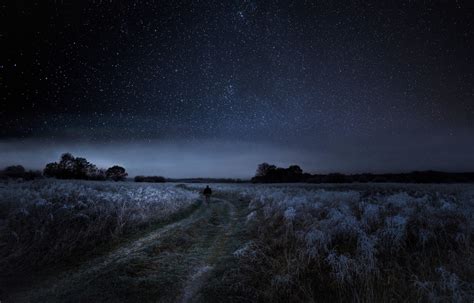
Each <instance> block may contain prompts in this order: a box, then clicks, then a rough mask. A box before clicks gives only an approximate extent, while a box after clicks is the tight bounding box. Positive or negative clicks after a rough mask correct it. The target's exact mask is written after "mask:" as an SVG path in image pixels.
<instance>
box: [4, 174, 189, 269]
mask: <svg viewBox="0 0 474 303" xmlns="http://www.w3.org/2000/svg"><path fill="white" fill-rule="evenodd" d="M197 197H198V196H197V194H195V193H191V192H189V191H186V190H183V189H180V188H176V187H175V186H174V185H169V184H160V185H158V184H151V185H138V184H134V183H115V182H93V181H53V180H40V181H33V182H26V183H10V184H0V271H1V272H2V274H1V275H2V276H3V278H5V277H6V278H8V276H9V275H12V274H15V273H18V272H23V271H30V270H34V269H37V268H41V267H44V266H45V265H51V264H54V263H57V262H62V261H64V260H66V259H68V258H73V257H76V256H84V255H88V254H89V253H91V252H94V251H95V250H96V248H97V246H100V245H103V244H104V243H113V242H114V241H116V240H118V239H120V237H121V236H123V235H125V234H128V233H131V232H135V231H137V230H139V229H140V228H144V227H146V226H148V225H150V224H152V223H154V222H157V221H161V220H166V219H167V218H168V217H169V216H170V215H172V214H175V213H176V212H178V211H181V210H184V209H185V208H187V207H189V206H190V205H192V204H193V203H194V202H195V201H196V198H197Z"/></svg>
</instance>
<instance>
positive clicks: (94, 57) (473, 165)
mask: <svg viewBox="0 0 474 303" xmlns="http://www.w3.org/2000/svg"><path fill="white" fill-rule="evenodd" d="M0 17H1V18H0V19H1V21H0V22H1V23H2V26H1V28H2V30H1V36H0V39H1V45H2V53H3V54H2V55H1V61H0V89H1V91H0V92H1V95H0V96H1V99H0V126H1V127H0V166H5V165H8V164H12V163H20V164H24V165H25V166H28V167H32V168H41V167H43V166H44V164H45V163H46V162H51V161H54V160H57V158H58V157H59V155H60V154H61V153H63V152H66V151H69V152H73V153H74V154H77V155H78V156H84V157H86V158H87V159H89V160H90V161H92V162H94V163H96V164H98V165H99V166H106V165H111V164H121V165H124V166H125V167H126V168H127V169H128V170H129V172H130V174H131V175H135V174H159V175H165V176H168V177H197V176H204V177H250V176H252V175H253V174H254V172H255V168H256V166H257V164H259V163H261V162H264V161H267V162H271V163H275V164H277V165H281V166H287V165H290V164H299V165H301V166H302V167H303V169H304V170H305V171H309V172H314V173H316V172H323V173H327V172H336V171H338V172H343V173H353V172H363V171H365V172H400V171H411V170H423V169H437V170H446V171H469V170H474V58H473V57H474V56H473V54H474V7H473V5H472V4H469V3H468V2H466V3H463V2H461V1H452V3H451V4H450V3H449V2H448V1H443V2H438V1H433V2H430V3H429V4H428V3H426V1H407V2H404V1H395V2H391V4H390V5H387V4H382V2H381V1H376V2H373V3H372V4H370V3H368V2H365V1H364V3H362V2H359V1H353V2H345V3H340V4H338V3H337V1H326V0H325V1H318V0H315V1H255V0H239V1H179V0H178V1H136V0H131V1H112V0H109V1H105V0H103V1H98V0H97V1H73V0H62V1H60V0H57V1H15V2H14V3H12V4H8V5H7V4H2V7H1V16H0Z"/></svg>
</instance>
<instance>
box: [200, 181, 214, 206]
mask: <svg viewBox="0 0 474 303" xmlns="http://www.w3.org/2000/svg"><path fill="white" fill-rule="evenodd" d="M202 194H203V195H204V197H206V202H207V203H209V201H210V200H211V195H212V189H211V188H210V187H209V185H206V188H204V190H203V192H202Z"/></svg>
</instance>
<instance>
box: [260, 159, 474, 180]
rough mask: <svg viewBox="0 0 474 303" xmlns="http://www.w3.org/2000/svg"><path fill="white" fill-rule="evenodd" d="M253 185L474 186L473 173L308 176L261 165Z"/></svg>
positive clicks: (292, 168)
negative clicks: (407, 184)
mask: <svg viewBox="0 0 474 303" xmlns="http://www.w3.org/2000/svg"><path fill="white" fill-rule="evenodd" d="M251 181H252V182H253V183H293V182H306V183H353V182H358V183H368V182H372V183H385V182H387V183H390V182H391V183H467V182H474V173H472V172H465V173H448V172H439V171H432V170H428V171H414V172H409V173H395V174H394V173H391V174H372V173H362V174H341V173H331V174H310V173H305V172H303V170H302V169H301V168H300V167H299V166H298V165H290V166H289V167H288V168H282V167H277V166H275V165H272V164H268V163H262V164H259V165H258V167H257V171H256V173H255V176H254V177H253V178H252V179H251Z"/></svg>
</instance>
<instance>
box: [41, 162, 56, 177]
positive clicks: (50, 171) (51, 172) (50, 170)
mask: <svg viewBox="0 0 474 303" xmlns="http://www.w3.org/2000/svg"><path fill="white" fill-rule="evenodd" d="M58 171H59V167H58V163H57V162H51V163H48V164H46V167H45V168H44V169H43V175H44V176H45V177H57V176H58Z"/></svg>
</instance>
